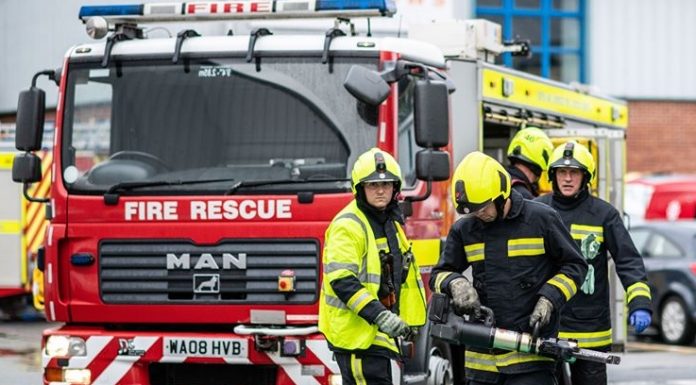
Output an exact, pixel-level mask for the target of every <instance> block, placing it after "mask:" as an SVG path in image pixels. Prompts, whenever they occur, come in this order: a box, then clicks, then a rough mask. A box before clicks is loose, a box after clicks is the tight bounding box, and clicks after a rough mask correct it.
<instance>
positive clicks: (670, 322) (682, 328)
mask: <svg viewBox="0 0 696 385" xmlns="http://www.w3.org/2000/svg"><path fill="white" fill-rule="evenodd" d="M695 332H696V327H694V321H693V320H692V319H691V318H690V314H689V312H688V311H687V309H686V305H685V304H684V300H682V299H681V297H678V296H671V297H669V298H667V299H666V300H665V302H664V303H663V304H662V311H661V312H660V335H661V336H662V339H663V340H664V341H665V342H667V343H669V344H675V345H687V344H690V343H691V342H692V341H693V340H694V333H695Z"/></svg>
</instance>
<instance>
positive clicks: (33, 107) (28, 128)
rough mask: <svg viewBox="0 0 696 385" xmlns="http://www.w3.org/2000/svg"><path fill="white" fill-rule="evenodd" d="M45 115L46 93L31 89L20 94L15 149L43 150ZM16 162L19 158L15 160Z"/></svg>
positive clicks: (34, 88) (38, 89)
mask: <svg viewBox="0 0 696 385" xmlns="http://www.w3.org/2000/svg"><path fill="white" fill-rule="evenodd" d="M45 113H46V93H45V92H44V91H43V90H42V89H40V88H36V87H31V88H30V89H28V90H26V91H22V92H21V93H20V94H19V101H18V102H17V128H16V135H15V147H17V149H18V150H20V151H37V150H40V149H41V140H42V139H43V128H44V117H45ZM16 161H17V158H15V162H16ZM13 173H14V168H13Z"/></svg>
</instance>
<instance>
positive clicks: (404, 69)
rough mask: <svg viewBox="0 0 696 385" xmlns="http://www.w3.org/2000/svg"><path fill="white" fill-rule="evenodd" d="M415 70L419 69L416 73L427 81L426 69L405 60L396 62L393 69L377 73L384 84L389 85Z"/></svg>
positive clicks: (427, 73) (421, 65)
mask: <svg viewBox="0 0 696 385" xmlns="http://www.w3.org/2000/svg"><path fill="white" fill-rule="evenodd" d="M416 68H417V69H420V71H419V72H418V74H419V76H422V77H423V78H424V79H428V76H429V70H428V67H426V66H425V65H423V64H419V63H413V62H409V61H406V60H397V61H396V65H395V66H394V68H390V69H388V70H385V71H382V72H380V73H379V75H380V76H381V77H382V79H384V81H385V82H387V83H389V84H391V83H394V82H397V81H398V80H399V79H401V78H402V77H403V76H404V75H406V74H408V73H412V70H413V69H416Z"/></svg>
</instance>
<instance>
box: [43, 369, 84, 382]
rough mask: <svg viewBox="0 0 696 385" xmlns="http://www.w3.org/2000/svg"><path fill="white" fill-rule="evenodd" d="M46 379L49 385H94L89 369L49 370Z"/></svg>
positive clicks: (46, 372)
mask: <svg viewBox="0 0 696 385" xmlns="http://www.w3.org/2000/svg"><path fill="white" fill-rule="evenodd" d="M44 379H45V380H46V381H47V382H48V385H89V384H91V383H92V372H91V371H90V370H89V369H59V368H47V369H46V371H45V372H44Z"/></svg>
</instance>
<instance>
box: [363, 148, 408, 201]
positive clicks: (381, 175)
mask: <svg viewBox="0 0 696 385" xmlns="http://www.w3.org/2000/svg"><path fill="white" fill-rule="evenodd" d="M351 182H352V183H351V185H352V186H351V188H352V190H353V195H355V194H356V193H357V190H356V187H357V186H358V185H359V184H360V183H363V182H394V193H397V192H399V191H401V167H399V163H397V161H396V160H395V159H394V157H392V156H391V155H390V154H389V153H388V152H385V151H382V150H380V149H378V148H371V149H369V150H367V151H366V152H364V153H363V154H362V155H360V156H359V157H358V159H357V160H356V161H355V164H354V165H353V172H352V173H351Z"/></svg>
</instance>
